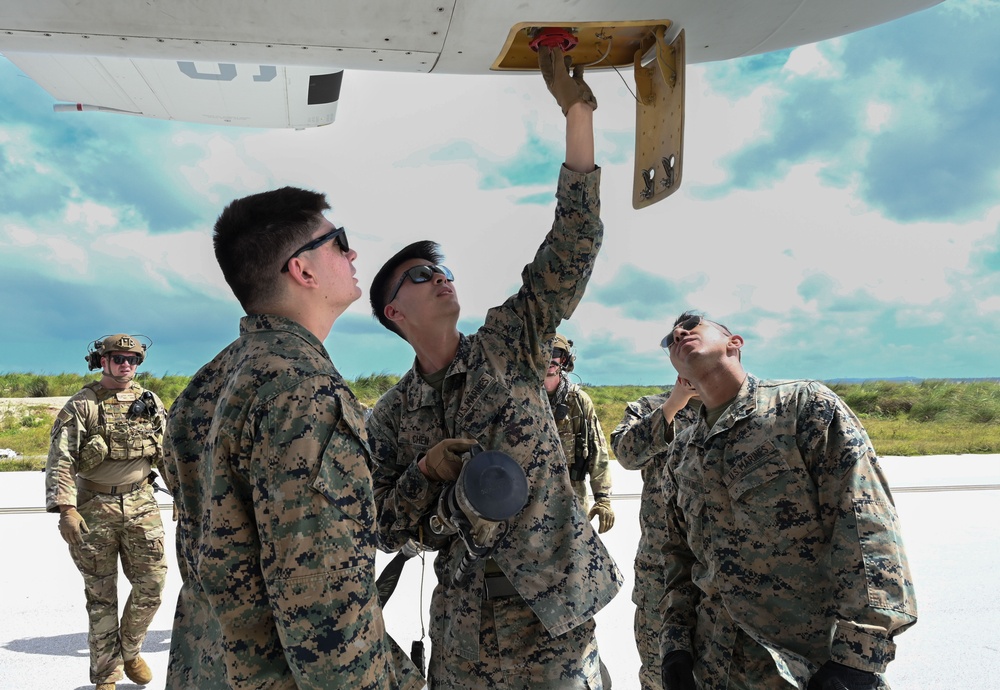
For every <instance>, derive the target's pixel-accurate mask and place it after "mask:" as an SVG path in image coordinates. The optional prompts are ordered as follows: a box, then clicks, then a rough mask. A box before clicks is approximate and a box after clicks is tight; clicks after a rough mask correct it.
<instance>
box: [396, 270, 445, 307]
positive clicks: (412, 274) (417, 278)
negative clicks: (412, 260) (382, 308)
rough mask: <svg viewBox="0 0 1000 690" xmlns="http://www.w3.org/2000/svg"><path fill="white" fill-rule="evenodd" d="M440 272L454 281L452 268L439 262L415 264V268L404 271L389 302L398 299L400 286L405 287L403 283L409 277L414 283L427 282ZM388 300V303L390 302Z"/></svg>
mask: <svg viewBox="0 0 1000 690" xmlns="http://www.w3.org/2000/svg"><path fill="white" fill-rule="evenodd" d="M435 273H439V274H441V275H443V276H444V277H445V280H447V281H448V282H449V283H451V282H454V280H455V276H454V275H453V274H452V272H451V269H450V268H448V267H447V266H441V265H439V264H427V265H426V266H414V267H413V268H408V269H407V270H405V271H403V275H402V276H401V277H400V279H399V282H398V283H396V289H395V290H393V291H392V297H390V298H389V302H392V301H393V300H394V299H396V295H398V294H399V288H401V287H403V283H405V282H406V279H407V278H409V279H410V280H412V281H413V282H414V283H426V282H427V281H428V280H431V279H433V278H434V274H435ZM389 302H386V304H389Z"/></svg>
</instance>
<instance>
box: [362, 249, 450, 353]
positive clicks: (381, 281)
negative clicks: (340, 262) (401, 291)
mask: <svg viewBox="0 0 1000 690" xmlns="http://www.w3.org/2000/svg"><path fill="white" fill-rule="evenodd" d="M411 259H423V260H424V261H426V262H427V263H430V264H439V263H441V262H442V261H444V255H443V254H442V253H441V245H439V244H438V243H437V242H432V241H431V240H420V241H419V242H414V243H413V244H408V245H406V246H405V247H403V248H402V249H400V250H399V251H398V252H396V253H395V254H393V255H392V257H391V258H390V259H389V260H388V261H386V262H385V263H384V264H382V268H380V269H379V270H378V273H376V274H375V277H374V278H373V279H372V286H371V288H370V289H369V290H368V299H369V300H370V301H371V305H372V315H373V316H374V317H375V318H376V319H378V322H379V323H380V324H382V325H383V326H385V327H386V328H388V329H389V330H390V331H392V332H393V333H395V334H396V335H398V336H399V337H400V338H402V339H403V340H406V336H405V335H403V334H402V332H400V330H399V328H398V327H397V326H396V324H394V323H393V322H392V321H390V320H389V319H387V318H385V306H386V304H388V299H389V298H390V297H391V296H392V295H391V294H390V293H391V291H392V290H393V288H395V287H396V286H395V285H394V284H393V283H392V276H393V274H394V273H395V272H396V269H398V268H399V267H400V266H402V265H403V264H405V263H406V262H407V261H410V260H411Z"/></svg>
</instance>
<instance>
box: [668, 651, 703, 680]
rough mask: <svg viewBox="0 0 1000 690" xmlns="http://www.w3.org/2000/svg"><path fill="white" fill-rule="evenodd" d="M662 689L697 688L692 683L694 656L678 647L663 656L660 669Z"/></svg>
mask: <svg viewBox="0 0 1000 690" xmlns="http://www.w3.org/2000/svg"><path fill="white" fill-rule="evenodd" d="M660 680H662V681H663V690H698V689H697V688H696V687H695V684H694V657H692V656H691V652H685V651H683V650H680V649H675V650H674V651H672V652H670V653H669V654H667V655H666V656H665V657H663V666H662V668H661V669H660Z"/></svg>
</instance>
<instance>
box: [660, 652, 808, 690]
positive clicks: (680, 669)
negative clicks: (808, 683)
mask: <svg viewBox="0 0 1000 690" xmlns="http://www.w3.org/2000/svg"><path fill="white" fill-rule="evenodd" d="M660 679H661V680H662V681H663V690H696V688H695V685H694V657H692V656H691V652H685V651H683V650H680V649H677V650H674V651H672V652H670V653H669V654H667V655H666V656H665V657H663V666H662V667H661V669H660ZM809 690H812V688H810V689H809Z"/></svg>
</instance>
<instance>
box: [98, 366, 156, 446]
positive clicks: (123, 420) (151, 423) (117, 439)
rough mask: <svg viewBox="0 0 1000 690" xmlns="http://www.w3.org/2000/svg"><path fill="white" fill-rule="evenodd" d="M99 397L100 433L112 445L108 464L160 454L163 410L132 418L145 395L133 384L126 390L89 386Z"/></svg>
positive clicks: (154, 410)
mask: <svg viewBox="0 0 1000 690" xmlns="http://www.w3.org/2000/svg"><path fill="white" fill-rule="evenodd" d="M84 388H89V389H90V390H91V391H92V392H93V393H94V395H95V396H97V431H98V433H99V434H100V435H101V436H103V437H104V442H105V443H107V444H108V458H107V459H108V460H118V461H122V460H138V459H140V458H150V462H152V461H153V459H154V458H155V457H156V455H157V454H158V453H159V449H160V442H161V440H162V438H163V422H162V417H161V415H160V410H159V409H153V410H150V411H149V412H148V414H143V415H132V416H131V418H130V417H129V408H130V407H131V406H132V404H133V403H134V402H135V401H136V400H138V399H139V398H140V396H141V395H142V394H143V392H144V391H143V389H142V387H140V386H137V385H135V384H133V385H132V386H130V387H129V388H126V389H125V390H108V389H107V388H105V387H104V386H102V385H101V384H100V383H99V382H97V381H94V382H92V383H88V384H87V385H86V386H84Z"/></svg>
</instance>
